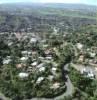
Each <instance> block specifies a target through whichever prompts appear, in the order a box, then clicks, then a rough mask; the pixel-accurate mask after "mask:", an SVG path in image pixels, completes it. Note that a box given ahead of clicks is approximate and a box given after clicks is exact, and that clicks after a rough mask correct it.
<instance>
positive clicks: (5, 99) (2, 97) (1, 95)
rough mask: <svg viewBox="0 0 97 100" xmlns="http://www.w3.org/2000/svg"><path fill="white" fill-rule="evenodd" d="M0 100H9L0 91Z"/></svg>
mask: <svg viewBox="0 0 97 100" xmlns="http://www.w3.org/2000/svg"><path fill="white" fill-rule="evenodd" d="M0 100H10V99H9V98H7V97H5V96H4V95H3V94H2V93H0Z"/></svg>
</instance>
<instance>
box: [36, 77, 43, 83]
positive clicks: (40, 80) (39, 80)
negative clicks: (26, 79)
mask: <svg viewBox="0 0 97 100" xmlns="http://www.w3.org/2000/svg"><path fill="white" fill-rule="evenodd" d="M43 80H44V77H39V78H38V79H37V81H36V83H37V84H39V83H41V82H42V81H43Z"/></svg>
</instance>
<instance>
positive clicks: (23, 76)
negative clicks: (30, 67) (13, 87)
mask: <svg viewBox="0 0 97 100" xmlns="http://www.w3.org/2000/svg"><path fill="white" fill-rule="evenodd" d="M18 76H19V78H27V77H28V76H29V74H28V73H24V72H21V73H19V74H18Z"/></svg>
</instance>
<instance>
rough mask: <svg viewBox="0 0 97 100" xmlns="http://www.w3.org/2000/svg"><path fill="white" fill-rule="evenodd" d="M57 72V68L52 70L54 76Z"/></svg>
mask: <svg viewBox="0 0 97 100" xmlns="http://www.w3.org/2000/svg"><path fill="white" fill-rule="evenodd" d="M56 71H57V68H55V67H52V69H51V72H52V74H54V75H55V74H56Z"/></svg>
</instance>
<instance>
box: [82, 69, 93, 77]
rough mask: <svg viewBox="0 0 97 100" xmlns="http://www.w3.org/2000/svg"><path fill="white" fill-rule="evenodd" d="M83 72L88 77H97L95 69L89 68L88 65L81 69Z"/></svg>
mask: <svg viewBox="0 0 97 100" xmlns="http://www.w3.org/2000/svg"><path fill="white" fill-rule="evenodd" d="M81 74H83V75H84V76H85V77H88V78H91V79H94V78H95V74H94V72H93V70H92V69H90V68H88V67H86V68H83V69H82V70H81Z"/></svg>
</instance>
